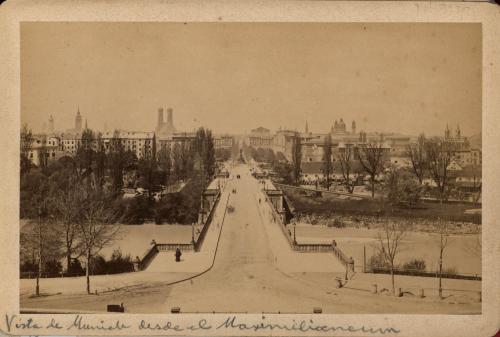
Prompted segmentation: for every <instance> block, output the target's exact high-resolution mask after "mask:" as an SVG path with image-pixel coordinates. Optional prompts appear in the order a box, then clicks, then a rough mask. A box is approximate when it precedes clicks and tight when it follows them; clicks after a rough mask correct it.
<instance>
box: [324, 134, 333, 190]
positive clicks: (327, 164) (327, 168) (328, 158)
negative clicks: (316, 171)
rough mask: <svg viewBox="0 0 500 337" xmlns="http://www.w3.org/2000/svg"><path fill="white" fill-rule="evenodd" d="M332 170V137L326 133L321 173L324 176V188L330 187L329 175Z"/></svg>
mask: <svg viewBox="0 0 500 337" xmlns="http://www.w3.org/2000/svg"><path fill="white" fill-rule="evenodd" d="M332 171H333V163H332V137H331V135H330V134H327V136H326V137H325V141H324V144H323V175H324V176H325V183H326V189H330V184H331V183H330V175H331V174H332Z"/></svg>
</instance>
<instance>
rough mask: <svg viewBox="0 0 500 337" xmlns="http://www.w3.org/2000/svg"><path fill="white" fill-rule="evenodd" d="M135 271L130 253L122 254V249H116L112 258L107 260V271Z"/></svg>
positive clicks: (108, 272) (112, 272)
mask: <svg viewBox="0 0 500 337" xmlns="http://www.w3.org/2000/svg"><path fill="white" fill-rule="evenodd" d="M131 271H134V264H133V263H132V261H131V259H130V255H125V256H123V255H122V252H121V250H120V249H115V250H114V251H113V254H112V255H111V259H110V260H109V261H106V273H107V274H118V273H127V272H131Z"/></svg>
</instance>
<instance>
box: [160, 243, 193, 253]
mask: <svg viewBox="0 0 500 337" xmlns="http://www.w3.org/2000/svg"><path fill="white" fill-rule="evenodd" d="M177 248H179V249H180V250H193V244H192V243H157V244H156V249H158V252H168V251H174V250H177Z"/></svg>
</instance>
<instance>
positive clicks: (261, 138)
mask: <svg viewBox="0 0 500 337" xmlns="http://www.w3.org/2000/svg"><path fill="white" fill-rule="evenodd" d="M272 141H273V136H272V135H271V131H270V130H269V129H266V128H263V127H258V128H256V129H253V130H252V131H251V132H250V136H249V137H248V143H249V145H250V146H252V147H254V148H263V149H270V148H271V147H272Z"/></svg>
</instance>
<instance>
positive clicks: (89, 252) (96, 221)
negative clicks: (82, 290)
mask: <svg viewBox="0 0 500 337" xmlns="http://www.w3.org/2000/svg"><path fill="white" fill-rule="evenodd" d="M79 193H81V194H82V196H83V197H82V203H81V212H80V219H79V221H78V227H79V235H80V237H81V240H82V245H83V249H84V252H85V257H86V263H87V266H86V271H85V276H86V278H87V293H88V294H90V268H91V262H92V258H93V257H95V256H96V255H97V254H98V253H99V252H100V251H101V249H102V248H104V247H106V246H107V245H110V244H111V243H113V241H114V240H116V239H117V237H118V234H119V231H120V226H119V225H117V224H114V223H112V218H113V217H112V215H111V214H110V211H109V210H108V209H106V207H105V203H104V199H103V197H102V193H98V192H97V191H96V190H93V189H91V188H84V187H80V188H79Z"/></svg>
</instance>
